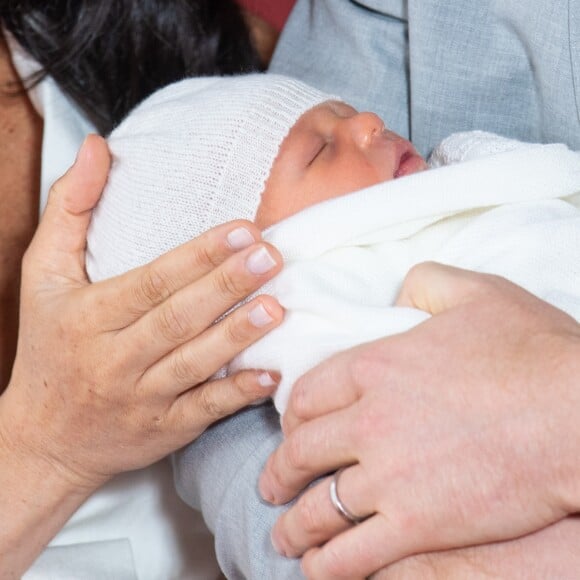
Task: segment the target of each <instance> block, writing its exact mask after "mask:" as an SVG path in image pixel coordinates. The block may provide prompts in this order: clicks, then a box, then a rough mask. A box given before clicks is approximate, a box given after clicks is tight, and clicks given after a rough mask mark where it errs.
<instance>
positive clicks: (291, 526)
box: [272, 465, 374, 558]
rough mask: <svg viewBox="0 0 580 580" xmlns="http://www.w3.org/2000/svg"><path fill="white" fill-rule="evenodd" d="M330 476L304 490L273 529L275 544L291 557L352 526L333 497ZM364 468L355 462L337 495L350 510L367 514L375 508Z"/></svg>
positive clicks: (322, 542) (283, 553)
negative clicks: (331, 498) (337, 506)
mask: <svg viewBox="0 0 580 580" xmlns="http://www.w3.org/2000/svg"><path fill="white" fill-rule="evenodd" d="M334 477H335V476H334V475H333V476H330V477H327V478H325V479H324V480H322V481H320V482H319V483H317V484H316V485H315V486H313V487H312V488H310V489H308V490H307V491H306V492H304V493H303V494H302V495H301V496H300V498H299V499H298V501H297V502H296V504H295V505H293V506H292V507H291V508H290V509H289V510H288V511H287V512H285V513H284V514H282V515H281V516H280V518H279V519H278V521H277V522H276V525H275V526H274V529H273V530H272V543H273V544H274V547H275V548H276V550H277V551H278V552H279V553H280V554H282V555H284V556H287V557H290V558H297V557H299V556H302V555H303V554H304V553H305V552H306V551H307V550H309V549H311V548H314V547H316V546H320V545H322V544H324V543H326V542H327V541H328V540H330V539H332V538H334V537H335V536H336V535H337V534H339V533H341V532H344V531H346V530H348V529H349V528H351V527H352V525H353V524H352V523H350V522H349V521H347V520H346V519H345V518H344V517H343V516H342V515H341V514H340V513H339V512H338V511H337V509H336V508H335V507H334V505H333V504H332V502H331V500H330V486H331V483H332V480H333V478H334ZM365 482H366V478H365V477H364V472H363V470H362V468H361V467H360V466H358V465H353V466H352V467H349V468H347V469H345V470H344V471H343V472H341V474H340V478H339V480H338V483H337V486H336V487H337V494H338V497H339V498H340V501H341V502H342V503H343V504H344V505H345V506H346V507H347V509H348V510H349V511H350V513H352V514H354V515H356V516H357V517H365V516H367V515H370V514H371V513H372V512H373V511H374V507H373V505H372V504H373V500H372V494H369V490H368V489H367V485H366V483H365Z"/></svg>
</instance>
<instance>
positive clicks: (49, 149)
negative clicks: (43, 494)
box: [10, 41, 219, 580]
mask: <svg viewBox="0 0 580 580" xmlns="http://www.w3.org/2000/svg"><path fill="white" fill-rule="evenodd" d="M10 47H11V50H12V55H13V60H14V62H15V65H16V66H17V70H18V72H19V74H20V76H21V77H22V78H26V77H27V76H28V75H29V74H30V73H31V72H33V71H34V70H35V68H36V66H37V65H36V63H35V62H34V61H32V60H31V59H30V57H29V56H28V55H27V54H26V53H24V52H23V51H22V49H21V48H20V47H19V46H18V45H17V44H16V43H14V42H13V41H11V44H10ZM31 97H32V100H33V103H34V105H35V107H36V109H37V110H38V111H39V113H40V114H41V115H42V116H43V118H44V133H43V146H42V178H41V182H42V189H41V210H42V209H43V208H44V205H45V204H46V197H47V194H48V189H49V187H50V185H51V184H52V183H53V182H54V181H55V180H56V179H57V178H58V177H60V176H61V175H62V174H63V173H64V172H65V171H66V170H67V169H68V167H69V166H70V165H71V164H72V162H73V161H74V158H75V156H76V152H77V150H78V148H79V147H80V145H81V143H82V141H83V139H84V138H85V136H86V135H87V134H88V133H89V132H94V128H93V127H92V126H91V125H90V123H88V121H87V120H86V119H85V118H84V117H83V116H82V115H81V114H80V113H79V110H78V109H77V108H76V107H75V106H74V105H73V104H72V103H71V102H70V101H69V100H68V99H67V98H66V97H65V96H64V95H63V94H62V93H61V92H60V90H59V89H58V87H57V86H56V84H55V83H54V81H53V80H52V79H46V80H45V81H43V82H42V83H41V84H40V85H39V86H38V87H37V88H36V89H35V90H34V91H32V93H31ZM218 576H219V569H218V566H217V562H216V560H215V555H214V549H213V538H212V536H211V534H210V533H209V531H208V530H207V528H206V526H205V524H204V523H203V520H202V518H201V515H200V514H199V513H198V512H197V511H195V510H193V509H191V508H189V506H187V505H185V504H184V503H183V502H182V501H181V500H180V499H179V498H178V497H177V494H176V493H175V489H174V487H173V477H172V472H171V467H170V464H169V461H162V462H160V463H158V464H156V465H153V466H151V467H149V468H147V469H141V470H139V471H135V472H131V473H127V474H124V475H121V476H118V477H116V478H114V479H113V480H112V481H111V482H110V483H108V484H107V485H105V486H104V487H103V488H101V489H100V490H99V491H98V492H97V493H95V494H94V495H93V496H92V497H91V498H90V499H89V500H87V502H85V504H84V505H83V506H81V508H80V509H79V510H78V511H77V512H76V513H75V514H74V515H73V516H72V518H71V519H70V521H69V522H68V523H67V524H66V525H65V527H64V528H63V529H62V530H61V531H60V532H59V533H58V534H57V535H56V537H55V538H54V539H53V540H52V542H50V544H49V546H48V547H47V548H46V550H45V551H44V552H43V554H42V555H41V556H40V558H39V559H38V560H37V562H35V564H34V565H33V566H32V567H31V568H30V570H29V571H28V572H27V573H26V574H24V576H23V578H24V580H36V579H39V580H48V579H52V578H54V579H55V580H56V579H58V580H69V579H70V580H78V579H80V578H83V579H99V580H136V579H138V580H185V579H187V580H210V579H215V578H217V577H218Z"/></svg>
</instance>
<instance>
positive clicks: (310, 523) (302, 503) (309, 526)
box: [295, 493, 323, 535]
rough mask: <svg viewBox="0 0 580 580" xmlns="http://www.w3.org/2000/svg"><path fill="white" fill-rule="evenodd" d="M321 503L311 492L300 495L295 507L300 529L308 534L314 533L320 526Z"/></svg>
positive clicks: (321, 519)
mask: <svg viewBox="0 0 580 580" xmlns="http://www.w3.org/2000/svg"><path fill="white" fill-rule="evenodd" d="M320 505H321V503H320V502H319V501H316V500H315V499H314V498H313V496H312V494H309V493H306V494H304V495H303V496H301V497H300V499H299V500H298V503H297V504H296V507H295V509H296V510H297V515H298V521H299V522H300V525H301V528H302V531H303V532H304V533H306V534H308V535H315V534H316V533H317V532H318V531H319V530H320V528H321V526H322V521H323V518H322V513H321V509H320Z"/></svg>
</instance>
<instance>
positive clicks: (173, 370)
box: [141, 296, 284, 397]
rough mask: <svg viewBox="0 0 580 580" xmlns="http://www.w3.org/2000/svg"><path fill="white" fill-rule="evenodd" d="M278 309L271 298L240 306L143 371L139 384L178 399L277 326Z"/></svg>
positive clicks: (264, 297)
mask: <svg viewBox="0 0 580 580" xmlns="http://www.w3.org/2000/svg"><path fill="white" fill-rule="evenodd" d="M283 317H284V311H283V309H282V307H281V306H280V305H279V304H278V303H277V302H276V301H275V300H274V299H273V298H272V297H271V296H260V297H259V298H257V299H255V300H253V301H252V302H250V303H249V304H244V305H243V306H241V307H240V308H238V309H237V310H235V311H234V312H232V313H231V314H230V315H229V316H227V317H226V318H224V319H223V320H221V321H220V322H219V323H217V324H216V325H214V326H212V327H211V328H210V329H209V330H207V331H206V332H205V333H204V334H203V335H202V336H200V337H198V338H196V339H194V340H192V341H190V342H188V343H187V344H185V345H183V346H182V347H180V348H178V349H175V350H174V351H172V352H170V353H169V354H168V355H167V356H166V357H165V358H163V359H162V360H160V361H159V362H158V363H157V364H156V365H155V366H153V367H152V368H151V369H150V370H149V371H147V372H146V373H145V374H144V375H143V378H142V379H141V384H142V385H145V386H146V387H145V388H147V389H149V390H154V391H156V392H162V393H168V394H170V395H171V396H172V397H175V396H178V395H179V394H180V393H183V392H185V391H187V390H189V389H191V388H192V387H194V386H195V385H198V384H200V383H203V382H204V381H206V380H207V379H208V378H209V377H210V376H212V375H213V374H214V373H216V372H217V371H218V370H219V369H220V368H221V367H223V366H224V365H225V364H227V363H228V362H229V361H230V360H231V359H233V358H234V357H235V356H236V355H237V354H238V353H240V352H241V351H242V350H244V349H245V348H247V347H248V346H250V344H252V343H253V342H255V341H256V340H258V339H259V338H261V337H262V336H264V335H265V334H266V333H268V332H270V331H271V330H272V329H273V328H275V327H276V326H278V325H279V324H280V322H282V319H283Z"/></svg>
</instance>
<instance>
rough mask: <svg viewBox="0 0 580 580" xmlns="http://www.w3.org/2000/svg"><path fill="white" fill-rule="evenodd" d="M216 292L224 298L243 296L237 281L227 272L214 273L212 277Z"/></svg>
mask: <svg viewBox="0 0 580 580" xmlns="http://www.w3.org/2000/svg"><path fill="white" fill-rule="evenodd" d="M214 284H215V289H216V292H217V293H218V294H219V295H221V296H225V297H226V298H236V299H238V298H240V297H241V296H243V295H244V294H245V292H244V290H243V288H242V287H241V285H240V284H239V283H238V281H237V280H236V279H235V278H234V277H233V276H232V275H231V273H230V272H228V271H227V270H221V271H219V272H216V275H215V277H214Z"/></svg>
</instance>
